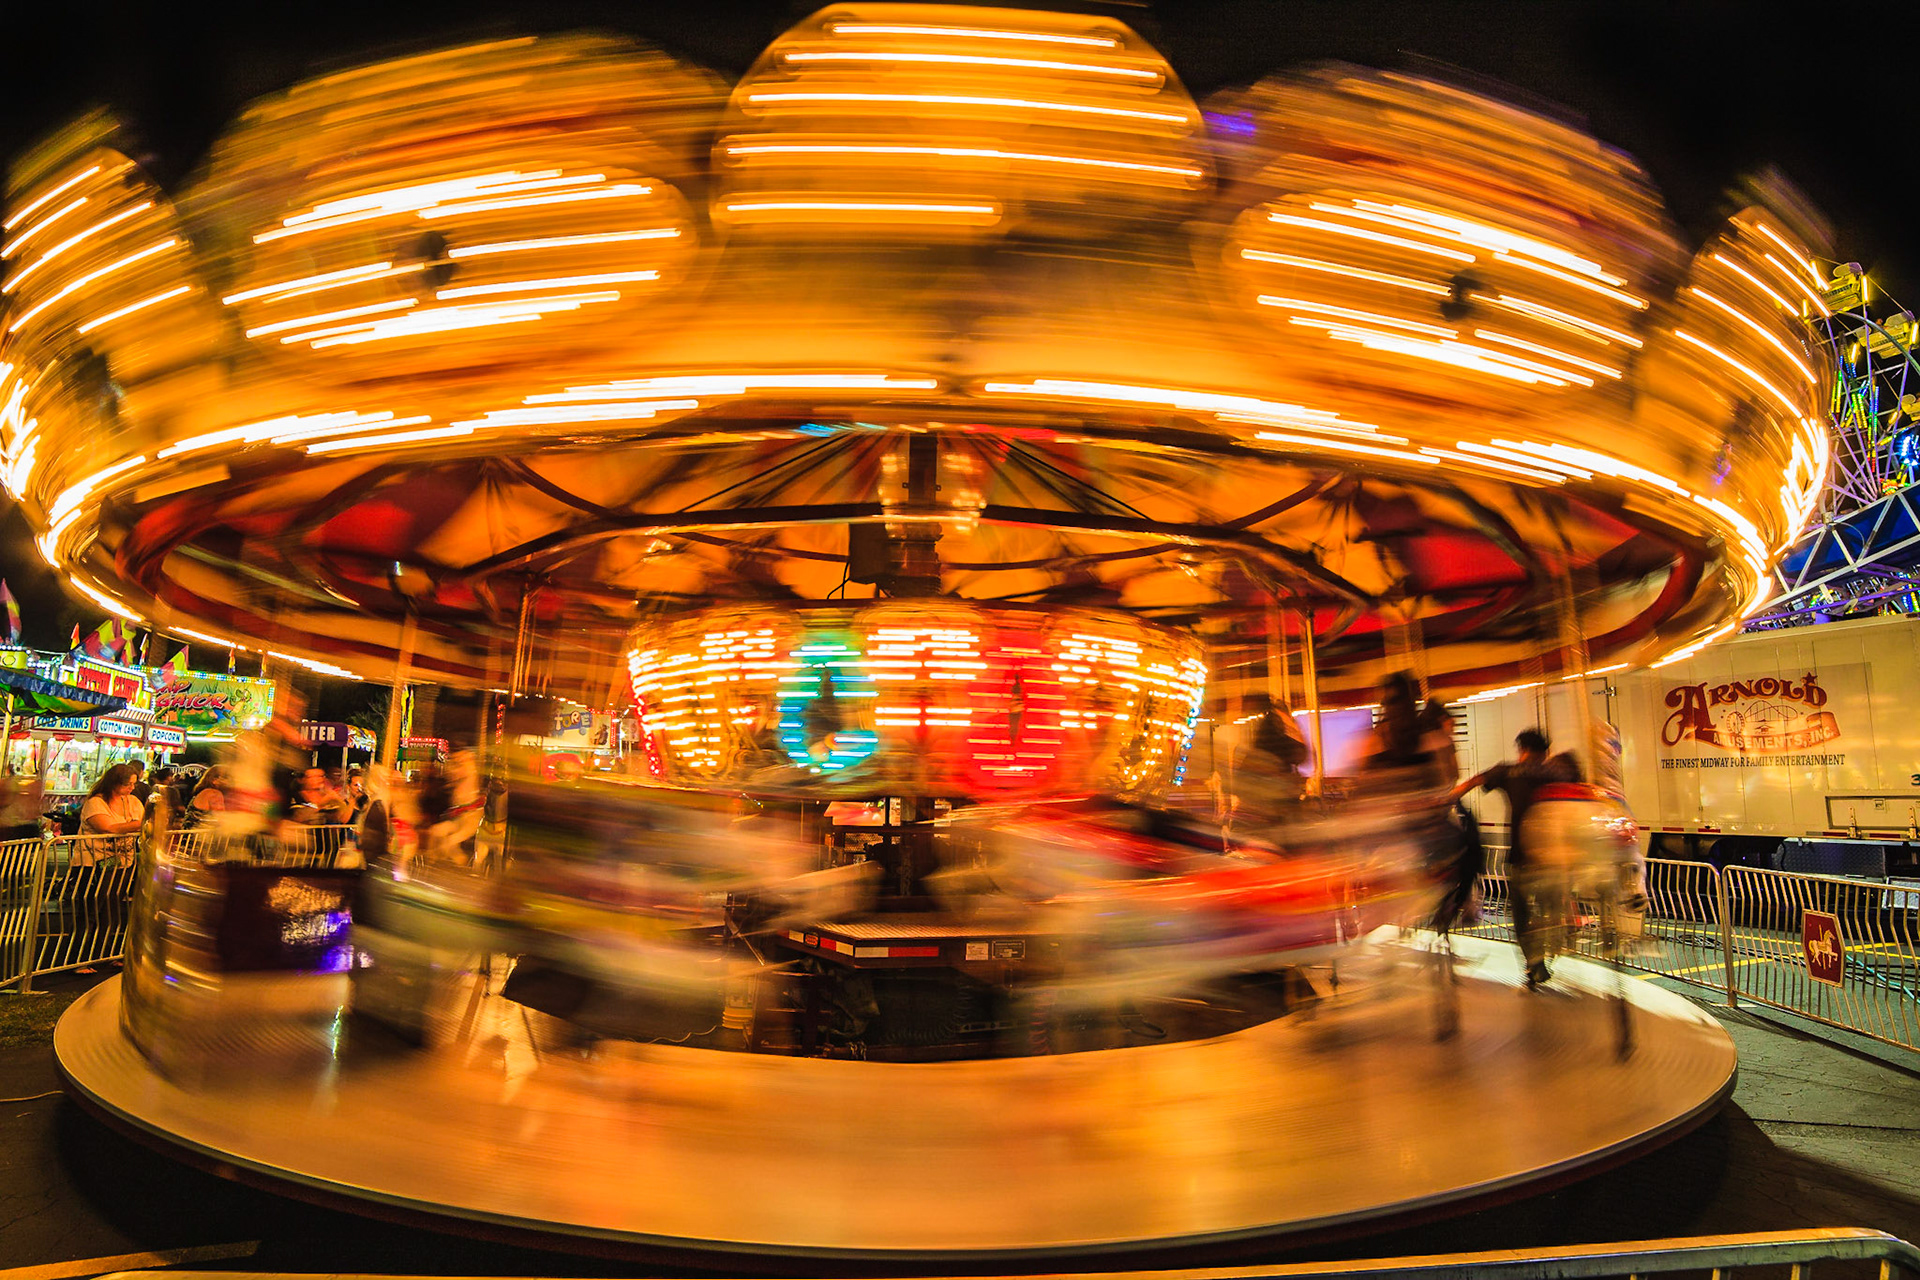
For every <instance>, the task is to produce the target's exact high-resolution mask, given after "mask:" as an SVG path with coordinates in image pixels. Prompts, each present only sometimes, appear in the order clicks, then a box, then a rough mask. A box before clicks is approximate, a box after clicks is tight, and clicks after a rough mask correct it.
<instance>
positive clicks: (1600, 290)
mask: <svg viewBox="0 0 1920 1280" xmlns="http://www.w3.org/2000/svg"><path fill="white" fill-rule="evenodd" d="M1493 256H1494V260H1495V261H1497V262H1505V263H1508V264H1510V265H1512V266H1516V267H1520V268H1522V269H1524V270H1527V271H1532V272H1534V273H1536V274H1538V275H1543V276H1551V277H1552V278H1553V279H1555V280H1564V281H1566V282H1567V283H1568V284H1571V285H1577V286H1579V287H1580V288H1582V289H1585V290H1587V291H1588V292H1589V293H1597V294H1599V295H1600V296H1602V297H1605V298H1612V299H1613V300H1614V301H1615V302H1624V303H1626V304H1627V305H1628V306H1630V307H1634V308H1636V309H1638V310H1641V311H1644V310H1646V308H1647V300H1646V299H1645V298H1636V297H1635V296H1634V295H1632V294H1630V293H1624V292H1622V291H1621V290H1619V289H1616V288H1614V287H1613V286H1612V285H1610V284H1601V283H1600V282H1599V281H1598V280H1589V279H1588V278H1587V277H1585V276H1583V275H1579V274H1577V273H1575V272H1572V271H1562V270H1561V269H1560V268H1558V267H1552V266H1548V265H1547V264H1546V263H1544V262H1535V261H1533V260H1532V259H1530V258H1523V257H1520V256H1518V255H1516V254H1511V253H1507V252H1505V251H1504V250H1496V251H1495V252H1494V255H1493Z"/></svg>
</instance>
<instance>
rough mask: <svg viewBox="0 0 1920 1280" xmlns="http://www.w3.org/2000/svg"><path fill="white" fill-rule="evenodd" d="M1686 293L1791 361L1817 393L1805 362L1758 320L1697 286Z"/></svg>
mask: <svg viewBox="0 0 1920 1280" xmlns="http://www.w3.org/2000/svg"><path fill="white" fill-rule="evenodd" d="M1687 292H1688V293H1691V294H1692V295H1694V296H1695V297H1696V298H1699V299H1700V300H1701V301H1703V302H1707V303H1711V304H1712V305H1713V306H1716V307H1718V308H1720V310H1722V311H1724V312H1726V313H1727V314H1728V315H1730V316H1732V317H1733V318H1734V319H1735V320H1736V321H1738V322H1739V323H1740V325H1741V326H1742V327H1744V328H1745V329H1747V330H1748V331H1749V332H1751V333H1752V334H1754V335H1755V336H1756V337H1758V338H1760V339H1761V340H1762V341H1764V342H1766V343H1768V344H1769V345H1771V346H1772V347H1773V349H1774V350H1776V351H1778V352H1779V353H1780V354H1781V355H1783V356H1785V357H1786V358H1787V359H1788V360H1790V361H1792V363H1793V367H1794V368H1796V369H1798V370H1799V371H1800V376H1801V377H1803V378H1805V379H1806V380H1807V384H1808V385H1809V386H1811V387H1812V388H1813V389H1814V390H1815V391H1816V392H1817V391H1819V389H1820V379H1818V378H1816V377H1814V376H1813V370H1811V369H1809V368H1807V366H1806V362H1805V361H1803V360H1801V358H1800V357H1799V356H1797V355H1795V354H1794V353H1793V352H1792V351H1791V350H1789V349H1788V347H1787V344H1786V343H1784V342H1782V341H1780V339H1779V338H1777V337H1775V336H1774V335H1773V334H1772V333H1770V332H1768V330H1767V328H1766V326H1764V325H1762V324H1761V323H1760V322H1759V321H1758V320H1755V319H1754V318H1753V317H1752V316H1750V315H1748V314H1747V313H1746V312H1744V311H1741V310H1740V309H1739V308H1737V307H1735V306H1733V305H1732V304H1731V303H1728V302H1723V301H1721V300H1720V299H1719V298H1716V297H1715V296H1714V295H1712V294H1711V293H1708V292H1707V291H1706V290H1705V289H1702V288H1701V287H1700V286H1699V285H1691V284H1690V285H1688V286H1687Z"/></svg>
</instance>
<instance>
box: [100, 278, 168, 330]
mask: <svg viewBox="0 0 1920 1280" xmlns="http://www.w3.org/2000/svg"><path fill="white" fill-rule="evenodd" d="M192 292H193V286H192V285H190V284H179V285H175V286H174V287H173V288H171V289H168V290H165V291H164V292H161V293H156V294H154V295H152V296H151V297H146V298H142V299H140V301H138V302H130V303H128V304H127V305H126V306H124V307H121V308H120V309H119V310H117V311H109V312H107V314H105V315H103V316H95V317H94V318H93V319H91V320H89V321H87V322H86V323H85V324H83V325H81V326H79V327H78V328H77V329H75V330H74V332H75V333H92V332H93V331H94V330H95V329H98V328H99V327H100V326H101V325H103V324H112V323H113V322H114V321H115V320H120V319H123V318H125V317H127V316H130V315H132V314H134V313H135V312H136V311H145V310H146V309H147V308H148V307H156V306H159V305H160V304H161V303H163V302H166V301H168V300H170V299H173V298H178V297H182V296H184V295H186V294H189V293H192Z"/></svg>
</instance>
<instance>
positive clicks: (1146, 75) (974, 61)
mask: <svg viewBox="0 0 1920 1280" xmlns="http://www.w3.org/2000/svg"><path fill="white" fill-rule="evenodd" d="M780 56H781V59H782V60H783V61H785V62H799V63H808V62H898V63H911V64H914V65H920V66H926V65H933V66H943V67H1008V68H1013V69H1017V70H1021V71H1065V72H1068V73H1070V74H1075V75H1089V76H1110V77H1112V78H1114V79H1116V80H1132V81H1135V82H1138V83H1141V84H1154V85H1157V84H1160V83H1162V82H1163V81H1164V80H1165V79H1166V77H1165V76H1163V75H1161V74H1160V73H1159V72H1158V71H1151V70H1147V69H1145V68H1142V67H1112V66H1107V65H1105V64H1102V63H1097V62H1055V61H1051V60H1048V59H1044V58H1002V57H995V56H993V55H989V54H984V53H899V52H893V51H885V52H882V51H871V52H859V51H854V50H844V51H843V50H837V49H830V50H807V51H799V52H795V53H785V54H782V55H780Z"/></svg>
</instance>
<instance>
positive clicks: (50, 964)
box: [27, 835, 139, 980]
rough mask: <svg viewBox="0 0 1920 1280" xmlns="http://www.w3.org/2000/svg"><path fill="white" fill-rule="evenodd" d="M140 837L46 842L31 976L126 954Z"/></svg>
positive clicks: (103, 960) (86, 964)
mask: <svg viewBox="0 0 1920 1280" xmlns="http://www.w3.org/2000/svg"><path fill="white" fill-rule="evenodd" d="M138 840H139V837H137V836H131V835H126V836H65V837H63V838H61V839H59V840H55V841H52V842H51V843H49V844H48V845H47V846H46V850H45V855H44V861H45V866H46V869H45V871H44V873H43V876H42V887H41V892H40V909H39V912H38V919H37V927H36V937H35V939H34V948H33V950H34V955H33V969H32V972H31V973H29V974H28V975H27V977H28V979H29V980H30V979H31V978H33V977H37V976H39V975H41V974H46V973H59V972H61V971H62V970H65V969H80V968H85V967H86V966H88V965H93V964H100V963H103V962H105V961H109V960H117V959H119V958H120V953H121V952H122V951H123V950H125V948H126V935H127V915H128V912H129V911H130V909H131V906H130V904H131V902H132V898H133V877H134V868H135V861H136V859H135V854H136V852H137V849H138Z"/></svg>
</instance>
